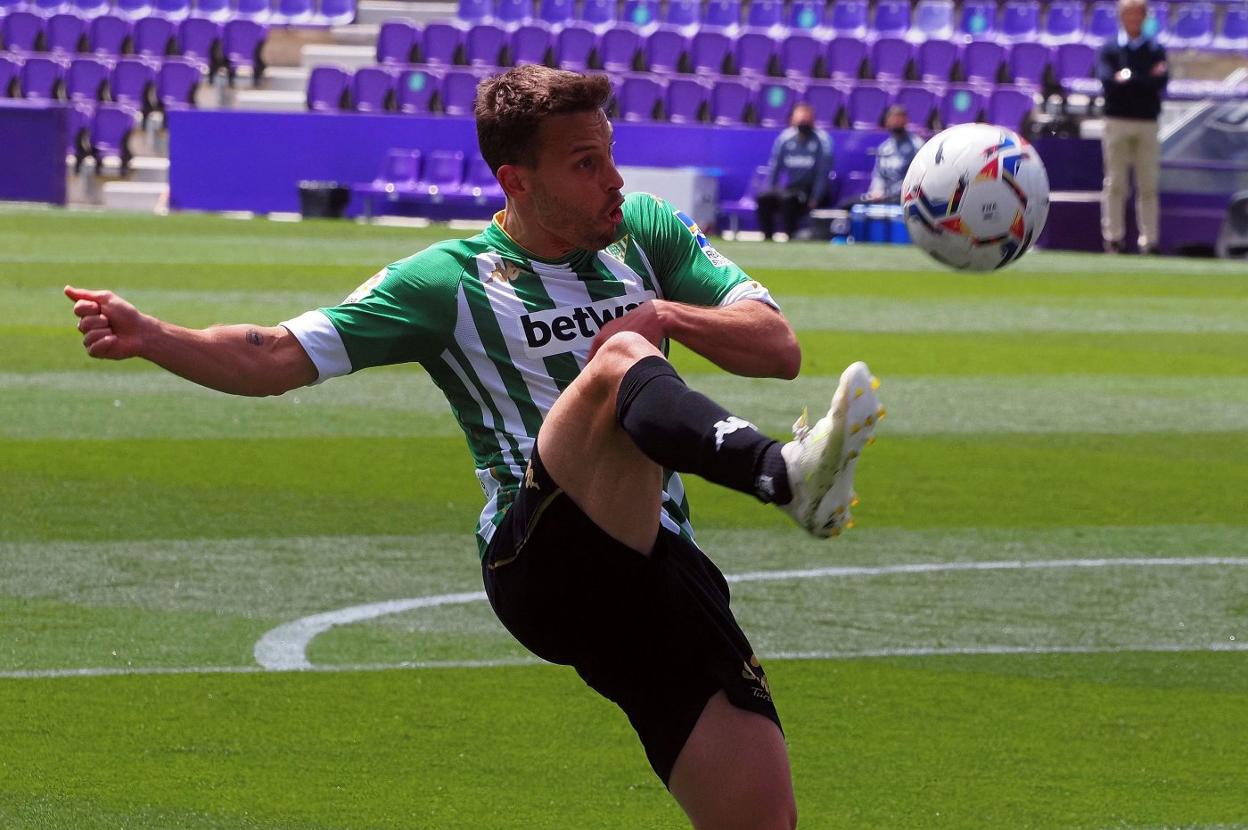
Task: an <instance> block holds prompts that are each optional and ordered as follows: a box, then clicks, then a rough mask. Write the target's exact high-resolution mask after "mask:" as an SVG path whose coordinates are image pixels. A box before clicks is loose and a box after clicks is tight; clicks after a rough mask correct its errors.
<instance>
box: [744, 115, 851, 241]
mask: <svg viewBox="0 0 1248 830" xmlns="http://www.w3.org/2000/svg"><path fill="white" fill-rule="evenodd" d="M768 166H769V168H770V170H769V171H768V176H767V188H768V189H767V190H766V191H764V192H762V193H760V194H758V197H757V201H758V226H759V228H760V229H761V230H762V232H763V238H765V239H771V237H772V235H773V234H774V233H775V232H776V213H777V212H779V213H781V215H782V217H783V219H784V232H785V233H786V234H787V235H788V237H789V238H790V239H792V238H793V235H794V234H795V233H796V232H797V224H798V222H800V221H801V220H802V217H804V216H805V215H806V214H807V213H809V212H810V211H812V210H814V209H815V208H817V207H819V206H820V205H822V204H823V200H824V197H825V196H826V195H827V190H828V171H829V170H831V169H832V139H831V138H830V137H829V136H828V134H827V133H825V132H824V131H823V130H821V129H819V128H817V127H816V126H815V111H814V109H813V108H811V106H810V104H807V103H800V104H798V105H797V106H795V107H793V113H792V115H790V116H789V127H788V128H787V129H785V130H784V131H783V132H781V133H780V135H778V136H776V143H775V144H773V145H772V147H771V161H770V162H769V163H768ZM781 177H783V181H784V184H783V186H781Z"/></svg>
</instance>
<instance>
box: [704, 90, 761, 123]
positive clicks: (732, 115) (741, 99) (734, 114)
mask: <svg viewBox="0 0 1248 830" xmlns="http://www.w3.org/2000/svg"><path fill="white" fill-rule="evenodd" d="M753 105H754V87H753V86H752V85H751V84H748V83H746V82H744V81H737V80H733V79H731V78H720V79H718V80H717V81H715V85H714V86H713V87H712V88H711V98H710V110H711V119H712V120H713V121H714V122H715V123H716V124H724V125H741V124H745V123H748V121H749V118H750V110H751V109H753Z"/></svg>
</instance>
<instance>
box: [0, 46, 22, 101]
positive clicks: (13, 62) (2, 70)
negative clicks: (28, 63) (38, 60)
mask: <svg viewBox="0 0 1248 830" xmlns="http://www.w3.org/2000/svg"><path fill="white" fill-rule="evenodd" d="M21 69H22V59H21V58H20V57H18V56H17V55H10V54H6V53H4V52H0V98H8V97H10V95H11V94H12V91H13V89H14V88H15V87H16V86H17V76H18V74H19V73H20V72H21Z"/></svg>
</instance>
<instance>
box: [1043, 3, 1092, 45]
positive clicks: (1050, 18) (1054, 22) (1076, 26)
mask: <svg viewBox="0 0 1248 830" xmlns="http://www.w3.org/2000/svg"><path fill="white" fill-rule="evenodd" d="M1083 12H1084V5H1083V2H1082V0H1054V1H1053V2H1052V3H1050V4H1049V8H1048V10H1047V11H1045V13H1044V31H1043V32H1041V33H1040V41H1041V43H1048V44H1057V43H1071V42H1073V41H1076V40H1082V39H1083Z"/></svg>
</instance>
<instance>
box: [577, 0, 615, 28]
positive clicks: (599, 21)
mask: <svg viewBox="0 0 1248 830" xmlns="http://www.w3.org/2000/svg"><path fill="white" fill-rule="evenodd" d="M579 19H580V20H581V21H583V22H585V23H588V24H589V25H590V26H594V27H602V28H605V27H607V26H610V25H611V24H612V23H614V22H615V20H616V12H615V0H583V2H582V5H581V14H580V18H579Z"/></svg>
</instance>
